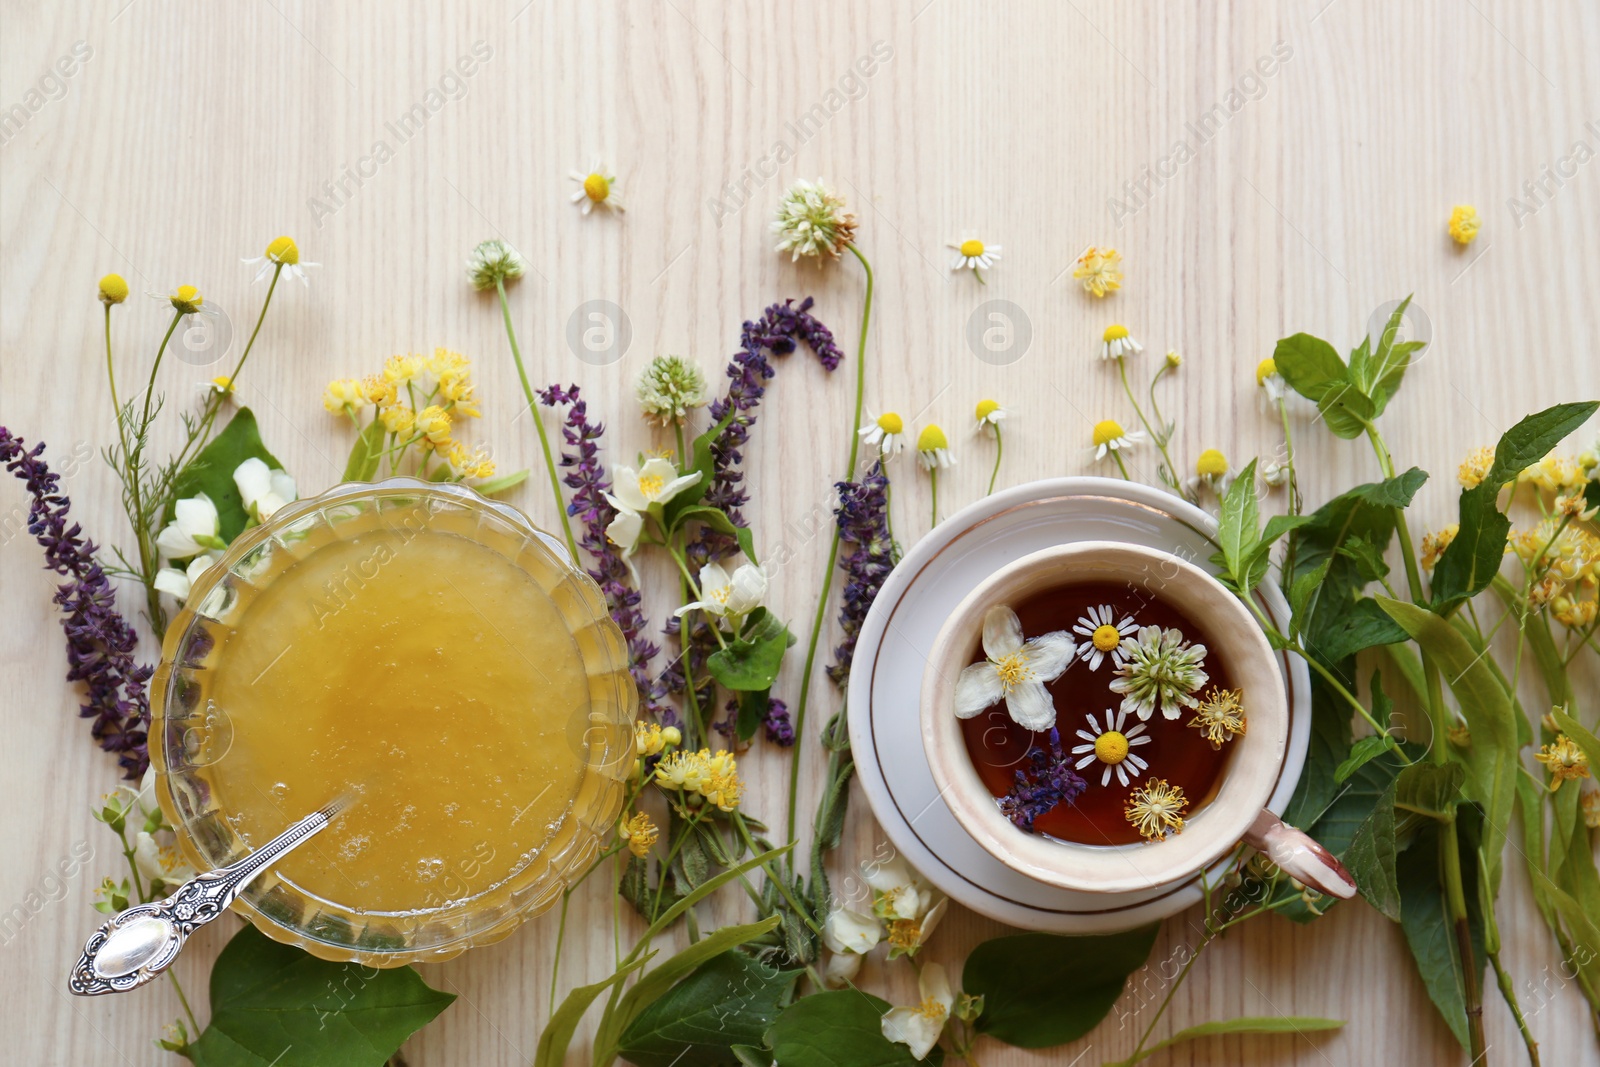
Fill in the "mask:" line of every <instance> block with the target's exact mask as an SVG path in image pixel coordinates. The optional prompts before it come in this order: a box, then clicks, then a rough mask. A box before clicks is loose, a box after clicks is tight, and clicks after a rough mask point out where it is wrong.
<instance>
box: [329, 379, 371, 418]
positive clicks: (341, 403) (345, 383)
mask: <svg viewBox="0 0 1600 1067" xmlns="http://www.w3.org/2000/svg"><path fill="white" fill-rule="evenodd" d="M366 405H367V398H366V395H365V394H364V393H363V392H362V391H361V383H360V382H358V381H356V380H355V379H354V378H336V379H334V380H333V381H331V382H329V383H328V388H327V389H326V390H325V391H324V392H323V394H322V406H323V407H325V408H327V409H328V410H329V411H330V412H332V413H333V414H335V415H343V414H344V413H345V412H347V411H350V412H353V411H355V410H356V409H357V408H361V407H365V406H366Z"/></svg>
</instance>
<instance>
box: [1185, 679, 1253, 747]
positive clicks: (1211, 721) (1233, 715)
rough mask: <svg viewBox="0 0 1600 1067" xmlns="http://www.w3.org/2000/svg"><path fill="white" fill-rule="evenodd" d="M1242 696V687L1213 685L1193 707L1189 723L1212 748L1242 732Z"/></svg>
mask: <svg viewBox="0 0 1600 1067" xmlns="http://www.w3.org/2000/svg"><path fill="white" fill-rule="evenodd" d="M1243 696H1244V691H1243V690H1242V689H1221V688H1218V687H1216V686H1213V687H1212V688H1211V690H1210V691H1209V692H1208V693H1206V695H1205V698H1204V699H1202V700H1201V701H1200V706H1199V707H1198V708H1196V709H1195V713H1194V718H1192V719H1190V720H1189V725H1190V726H1193V727H1194V728H1195V729H1196V730H1199V731H1200V733H1201V735H1202V736H1203V737H1204V738H1205V739H1206V740H1207V741H1209V742H1211V747H1212V748H1213V749H1220V748H1221V747H1222V743H1223V742H1224V741H1227V740H1229V739H1230V738H1233V737H1235V736H1237V735H1240V734H1243V733H1244V729H1245V723H1244V705H1243V704H1242V703H1241V702H1240V698H1242V697H1243Z"/></svg>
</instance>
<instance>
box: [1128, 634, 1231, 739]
mask: <svg viewBox="0 0 1600 1067" xmlns="http://www.w3.org/2000/svg"><path fill="white" fill-rule="evenodd" d="M1205 658H1206V646H1205V645H1199V644H1191V643H1190V642H1188V641H1185V640H1184V637H1183V631H1182V630H1179V629H1177V628H1176V627H1167V628H1163V627H1160V626H1141V627H1140V628H1139V634H1138V637H1137V638H1136V639H1135V641H1134V644H1133V647H1132V648H1131V649H1129V650H1128V659H1127V661H1126V662H1124V663H1123V664H1122V665H1121V666H1119V667H1118V668H1117V677H1116V678H1114V679H1113V680H1112V682H1111V691H1112V692H1113V693H1120V694H1122V710H1123V711H1129V712H1133V713H1135V714H1137V715H1138V716H1139V718H1140V719H1149V718H1150V716H1152V715H1154V714H1155V712H1156V709H1157V708H1158V707H1159V708H1160V709H1161V715H1162V717H1163V718H1167V719H1176V718H1177V717H1178V716H1179V715H1180V714H1182V712H1183V709H1184V708H1192V707H1194V706H1196V705H1197V704H1199V703H1200V702H1199V701H1198V700H1196V699H1195V697H1194V693H1195V691H1196V690H1198V689H1199V688H1200V687H1201V686H1203V685H1205V684H1206V682H1208V681H1210V675H1208V674H1206V672H1205V671H1204V670H1202V669H1201V664H1203V663H1204V662H1205Z"/></svg>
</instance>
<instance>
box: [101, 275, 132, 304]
mask: <svg viewBox="0 0 1600 1067" xmlns="http://www.w3.org/2000/svg"><path fill="white" fill-rule="evenodd" d="M126 299H128V281H127V279H126V278H124V277H123V276H122V275H120V274H107V275H106V276H105V277H104V278H101V279H100V303H102V304H104V305H105V306H106V307H110V306H111V305H112V304H120V303H122V302H123V301H124V300H126Z"/></svg>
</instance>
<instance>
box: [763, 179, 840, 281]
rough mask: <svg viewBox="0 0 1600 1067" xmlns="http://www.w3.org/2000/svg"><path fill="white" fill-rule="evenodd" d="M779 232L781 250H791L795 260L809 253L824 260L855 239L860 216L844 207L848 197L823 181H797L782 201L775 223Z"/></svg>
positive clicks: (836, 256)
mask: <svg viewBox="0 0 1600 1067" xmlns="http://www.w3.org/2000/svg"><path fill="white" fill-rule="evenodd" d="M772 230H773V232H774V233H776V234H777V235H778V245H777V250H778V251H779V252H788V253H790V257H789V260H790V262H794V261H795V260H797V259H799V258H800V257H801V256H807V257H809V258H811V259H815V260H817V261H818V262H821V260H822V257H823V256H824V255H828V256H831V257H832V258H834V259H838V258H839V254H840V253H841V252H843V251H844V250H845V249H846V248H848V247H850V244H851V242H853V241H854V240H855V232H856V217H855V216H854V215H852V214H850V213H849V212H848V211H846V210H845V209H844V197H842V196H839V195H838V194H836V193H834V192H833V191H832V190H830V189H829V188H828V187H827V186H826V185H824V184H823V183H822V179H821V178H818V179H817V180H816V181H815V182H808V181H806V180H804V179H801V180H800V181H797V182H795V183H794V184H793V185H791V186H790V187H789V188H788V190H787V191H786V192H785V193H784V194H783V199H781V200H780V201H778V217H777V219H776V220H774V221H773V223H772Z"/></svg>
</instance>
